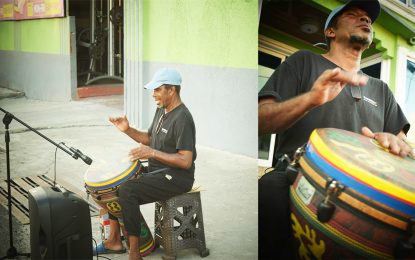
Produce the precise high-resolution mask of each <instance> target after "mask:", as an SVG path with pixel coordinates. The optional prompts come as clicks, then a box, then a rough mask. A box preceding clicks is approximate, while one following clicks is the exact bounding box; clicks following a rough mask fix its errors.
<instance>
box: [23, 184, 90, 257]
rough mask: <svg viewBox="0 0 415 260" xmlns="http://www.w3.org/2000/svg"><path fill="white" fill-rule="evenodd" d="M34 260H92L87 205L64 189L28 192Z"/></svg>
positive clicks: (56, 188)
mask: <svg viewBox="0 0 415 260" xmlns="http://www.w3.org/2000/svg"><path fill="white" fill-rule="evenodd" d="M28 199H29V215H30V251H31V253H30V256H31V259H92V231H91V216H90V213H89V206H88V203H87V202H86V201H85V200H83V199H82V198H81V197H79V196H78V195H76V194H75V193H73V192H71V191H68V190H65V189H63V188H61V187H37V188H34V189H31V190H30V191H29V196H28Z"/></svg>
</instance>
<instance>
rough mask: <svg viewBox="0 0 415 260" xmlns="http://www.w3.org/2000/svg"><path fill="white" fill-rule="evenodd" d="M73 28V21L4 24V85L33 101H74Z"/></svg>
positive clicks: (0, 79) (0, 26) (0, 53)
mask: <svg viewBox="0 0 415 260" xmlns="http://www.w3.org/2000/svg"><path fill="white" fill-rule="evenodd" d="M70 24H71V19H70V18H56V19H38V20H25V21H3V22H0V39H1V41H0V60H1V62H0V85H2V86H5V87H8V88H12V89H16V90H20V91H23V92H25V94H26V96H27V97H28V98H31V99H40V100H51V101H69V100H71V97H72V96H73V94H74V88H75V87H76V82H73V79H71V73H70V72H71V66H70V39H71V34H70ZM73 24H74V23H73ZM73 37H74V35H73Z"/></svg>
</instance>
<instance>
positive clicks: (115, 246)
mask: <svg viewBox="0 0 415 260" xmlns="http://www.w3.org/2000/svg"><path fill="white" fill-rule="evenodd" d="M103 244H104V246H105V248H106V249H111V250H116V251H118V250H125V248H124V246H123V245H122V242H121V240H118V241H110V240H106V241H105V242H103Z"/></svg>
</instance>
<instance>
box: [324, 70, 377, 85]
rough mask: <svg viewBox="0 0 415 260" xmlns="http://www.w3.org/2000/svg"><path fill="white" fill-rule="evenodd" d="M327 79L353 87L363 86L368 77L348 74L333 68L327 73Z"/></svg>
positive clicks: (354, 73) (353, 73) (355, 73)
mask: <svg viewBox="0 0 415 260" xmlns="http://www.w3.org/2000/svg"><path fill="white" fill-rule="evenodd" d="M326 76H327V79H328V80H330V81H338V82H340V83H342V84H350V85H353V86H364V85H366V83H367V81H368V79H369V78H368V77H367V76H365V75H363V74H359V73H357V72H348V71H344V70H341V69H340V68H335V69H333V70H331V71H330V73H327V75H326Z"/></svg>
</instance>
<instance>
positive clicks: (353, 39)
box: [349, 35, 371, 47]
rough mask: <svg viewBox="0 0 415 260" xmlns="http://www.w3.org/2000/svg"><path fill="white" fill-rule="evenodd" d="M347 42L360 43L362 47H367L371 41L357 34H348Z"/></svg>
mask: <svg viewBox="0 0 415 260" xmlns="http://www.w3.org/2000/svg"><path fill="white" fill-rule="evenodd" d="M349 42H350V43H352V44H361V45H362V46H363V47H367V46H369V45H370V43H371V41H370V40H369V38H368V37H362V36H358V35H352V36H350V39H349Z"/></svg>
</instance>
